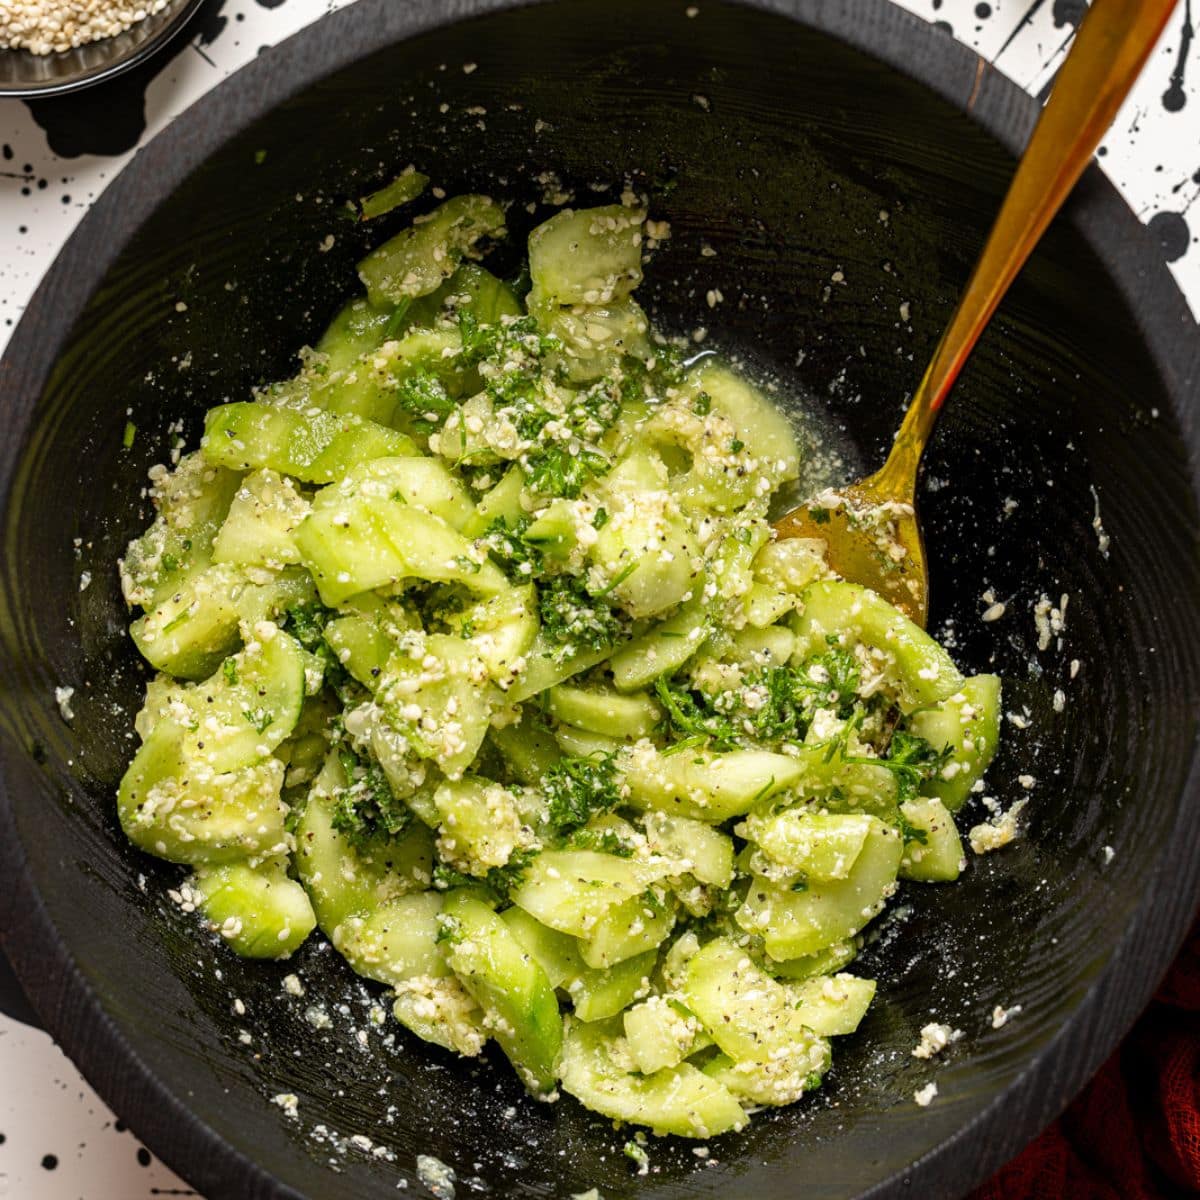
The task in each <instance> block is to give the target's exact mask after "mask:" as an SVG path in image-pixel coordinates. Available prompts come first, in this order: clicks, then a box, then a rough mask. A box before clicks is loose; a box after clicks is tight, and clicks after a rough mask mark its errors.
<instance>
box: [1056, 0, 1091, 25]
mask: <svg viewBox="0 0 1200 1200" xmlns="http://www.w3.org/2000/svg"><path fill="white" fill-rule="evenodd" d="M1087 10H1088V6H1087V0H1054V8H1053V9H1052V12H1053V13H1054V27H1055V29H1061V28H1062V27H1063V26H1064V25H1070V26H1071V28H1072V29H1077V28H1078V27H1079V22H1080V21H1082V20H1083V18H1084V16H1085V15H1086V14H1087Z"/></svg>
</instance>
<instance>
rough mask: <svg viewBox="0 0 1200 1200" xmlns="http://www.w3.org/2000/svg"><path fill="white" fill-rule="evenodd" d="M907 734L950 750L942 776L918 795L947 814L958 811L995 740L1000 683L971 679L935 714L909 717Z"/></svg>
mask: <svg viewBox="0 0 1200 1200" xmlns="http://www.w3.org/2000/svg"><path fill="white" fill-rule="evenodd" d="M908 728H909V731H910V732H911V733H915V734H916V735H917V736H918V737H923V738H924V739H925V740H926V741H927V742H929V743H930V744H931V745H932V746H934V747H935V748H936V749H938V750H942V749H945V748H946V747H947V746H949V747H950V751H951V753H950V757H949V760H948V761H947V763H946V765H945V766H944V767H943V768H942V771H941V773H940V774H939V775H938V776H937V777H936V778H934V779H928V780H926V781H925V783H924V784H923V787H922V790H923V791H925V792H926V793H928V794H929V795H932V796H936V797H937V798H938V799H939V800H941V801H942V803H943V804H945V806H946V807H947V808H948V809H949V810H950V811H951V812H958V810H959V809H960V808H961V807H962V806H963V804H964V803H965V802H966V799H967V797H968V796H969V795H970V794H971V789H972V788H973V787H974V786H975V784H976V782H977V781H978V780H979V779H981V778H983V773H984V772H985V771H986V770H987V769H988V765H989V764H990V763H991V761H992V756H993V755H994V754H995V753H996V744H997V742H999V740H1000V677H999V676H998V675H973V676H971V678H970V679H967V680H966V681H965V682H964V683H963V685H962V687H961V688H960V689H959V691H957V692H956V693H955V694H954V695H952V696H950V697H949V698H948V699H946V700H944V701H943V702H942V703H941V704H939V705H937V706H936V707H935V708H930V709H924V710H922V711H921V712H916V713H913V715H912V716H911V717H910V718H909V720H908Z"/></svg>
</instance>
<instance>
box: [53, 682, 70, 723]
mask: <svg viewBox="0 0 1200 1200" xmlns="http://www.w3.org/2000/svg"><path fill="white" fill-rule="evenodd" d="M73 695H75V689H74V688H73V687H56V688H55V689H54V702H55V703H56V704H57V705H58V711H59V712H60V713H61V714H62V719H63V720H64V721H73V720H75V711H74V710H73V709H72V708H71V697H72V696H73Z"/></svg>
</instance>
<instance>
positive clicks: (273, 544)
mask: <svg viewBox="0 0 1200 1200" xmlns="http://www.w3.org/2000/svg"><path fill="white" fill-rule="evenodd" d="M308 509H309V506H308V501H307V500H305V499H304V497H303V496H301V495H300V493H299V492H298V491H297V489H296V485H295V484H294V483H293V482H292V481H291V480H290V479H288V478H286V477H285V476H283V475H280V474H279V473H278V472H276V471H271V470H262V471H254V472H252V473H251V474H249V475H247V476H246V478H245V479H243V480H242V483H241V486H240V487H239V488H238V490H237V492H236V493H235V494H234V497H233V502H232V503H231V504H230V506H229V515H228V516H227V517H226V518H225V522H224V524H222V526H221V529H220V531H219V532H218V534H217V537H216V541H215V542H214V543H213V561H214V562H227V563H234V564H235V565H240V566H256V567H257V566H266V567H283V566H286V565H288V564H289V563H297V562H299V561H300V552H299V551H298V550H297V549H296V543H295V542H294V541H293V539H292V534H293V533H294V532H295V530H296V526H297V525H299V524H300V522H301V521H303V520H304V518H305V517H306V516H308Z"/></svg>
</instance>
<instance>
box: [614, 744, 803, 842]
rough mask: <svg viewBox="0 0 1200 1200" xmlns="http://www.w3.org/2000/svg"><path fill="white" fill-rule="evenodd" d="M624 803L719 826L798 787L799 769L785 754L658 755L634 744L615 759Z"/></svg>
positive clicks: (695, 752) (648, 745) (652, 749)
mask: <svg viewBox="0 0 1200 1200" xmlns="http://www.w3.org/2000/svg"><path fill="white" fill-rule="evenodd" d="M621 769H622V772H623V774H624V778H625V782H626V784H627V785H628V787H629V803H630V804H631V805H633V806H634V807H636V808H643V809H657V810H658V811H660V812H665V813H669V814H671V815H672V816H680V817H690V818H692V819H693V820H696V821H706V822H708V823H709V824H712V825H720V824H721V823H722V822H724V821H728V820H729V818H730V817H738V816H741V815H742V814H743V813H746V812H748V811H749V810H750V809H751V808H752V807H753V806H754V805H755V804H756V803H758V802H759V801H762V800H767V799H769V798H770V797H771V796H773V795H775V794H776V793H778V792H781V791H784V790H785V789H787V788H790V787H792V786H793V785H794V784H796V783H798V782H799V781H800V780H801V779H802V778H803V776H804V769H803V766H802V765H801V764H800V763H799V762H798V761H797V760H796V759H794V758H792V757H790V756H789V755H786V754H774V753H772V752H770V751H768V750H733V751H730V752H729V753H728V754H711V753H709V752H707V751H697V750H683V751H681V752H679V753H677V754H663V753H661V752H659V751H658V750H655V749H654V747H653V746H651V745H650V744H649V743H648V742H644V741H643V742H639V743H637V745H635V746H634V747H632V749H630V750H629V751H628V752H626V753H625V754H624V755H622V757H621Z"/></svg>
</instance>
